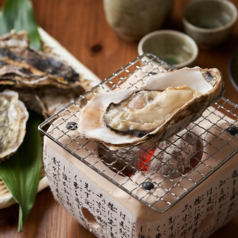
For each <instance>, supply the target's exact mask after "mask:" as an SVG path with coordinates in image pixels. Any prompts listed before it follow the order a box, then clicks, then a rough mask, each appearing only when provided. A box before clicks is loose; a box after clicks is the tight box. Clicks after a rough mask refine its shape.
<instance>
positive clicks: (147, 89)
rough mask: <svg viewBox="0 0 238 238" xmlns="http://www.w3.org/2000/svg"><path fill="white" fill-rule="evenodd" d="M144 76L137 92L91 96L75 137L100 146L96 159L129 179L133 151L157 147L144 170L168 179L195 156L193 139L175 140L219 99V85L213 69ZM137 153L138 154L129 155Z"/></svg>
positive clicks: (133, 167)
mask: <svg viewBox="0 0 238 238" xmlns="http://www.w3.org/2000/svg"><path fill="white" fill-rule="evenodd" d="M148 75H149V77H148V78H147V79H146V80H144V81H143V83H142V84H141V85H140V87H134V88H133V87H130V88H126V87H123V85H121V87H120V88H121V89H119V90H115V91H110V92H101V93H98V94H96V95H95V96H94V97H93V98H92V99H91V100H90V101H89V102H88V104H87V105H85V106H84V107H83V109H82V110H81V113H80V115H79V122H78V131H79V133H80V134H81V136H83V137H86V138H89V139H92V140H95V141H98V142H99V143H100V144H102V145H103V147H104V148H105V149H104V150H101V149H100V150H99V156H100V157H102V158H103V159H104V161H105V162H106V163H107V164H110V162H112V160H115V158H116V161H117V163H116V164H115V165H117V166H118V170H121V169H122V168H123V167H127V168H131V171H130V173H131V172H133V171H135V170H136V169H141V167H140V166H139V165H138V158H139V160H140V159H141V158H140V152H139V154H138V151H140V150H141V149H142V150H143V148H149V147H153V146H155V147H158V148H157V150H156V151H155V153H154V154H153V156H152V157H153V158H154V159H152V160H151V161H150V162H149V163H148V166H149V168H148V170H149V171H152V172H153V171H157V172H160V173H162V174H164V175H166V176H169V177H172V178H173V177H176V176H177V172H178V174H180V175H181V174H182V173H183V172H184V171H185V168H186V166H188V167H190V164H189V158H190V157H191V156H194V155H195V154H196V152H197V151H198V148H197V145H198V138H197V137H196V136H194V135H193V134H191V133H190V134H188V132H187V133H186V131H188V130H185V132H184V131H183V132H181V133H182V134H181V135H180V136H179V137H180V139H178V138H176V136H175V134H176V133H179V132H180V131H182V130H183V129H185V128H186V127H188V125H189V124H190V123H191V122H193V121H195V120H197V119H198V118H199V117H200V116H201V115H202V113H203V112H204V111H205V110H206V109H207V107H209V106H211V105H212V104H214V103H215V102H216V101H217V100H218V99H219V98H220V97H221V96H222V94H223V92H224V83H223V80H222V76H221V73H220V71H219V70H218V69H215V68H212V69H202V68H199V67H194V68H183V69H180V70H173V71H168V72H162V73H159V72H157V73H156V74H155V75H154V73H153V74H148ZM128 80H130V78H129V79H128ZM174 136H175V137H174ZM188 138H190V139H189V140H188ZM166 140H168V141H169V142H165V141H166ZM186 140H187V143H184V141H186ZM175 141H177V142H175ZM171 143H173V144H172V145H171ZM136 147H137V148H139V149H138V150H136V149H133V150H132V149H131V148H136ZM167 147H170V148H169V150H167ZM128 151H129V152H130V153H129V152H128ZM178 151H182V153H180V154H179V153H178ZM123 153H124V154H125V155H126V159H123V160H119V159H118V158H119V157H120V158H124V157H125V156H122V154H123ZM135 158H137V160H135ZM127 165H129V166H127ZM163 165H165V166H163ZM148 166H147V165H145V166H144V167H148Z"/></svg>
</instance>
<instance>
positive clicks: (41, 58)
mask: <svg viewBox="0 0 238 238" xmlns="http://www.w3.org/2000/svg"><path fill="white" fill-rule="evenodd" d="M44 49H46V47H45V48H44ZM46 50H49V49H46ZM46 50H45V51H46ZM5 88H10V89H12V90H14V91H17V92H19V95H20V99H21V100H22V101H23V102H24V103H25V105H26V106H27V107H28V108H30V109H32V110H35V111H36V112H37V113H39V114H43V116H44V117H49V116H51V115H52V114H54V113H55V112H56V110H58V108H62V107H63V106H65V105H67V104H68V103H69V102H71V101H72V100H73V99H75V98H78V97H79V96H80V95H81V94H82V93H84V92H85V88H86V89H89V88H88V87H87V82H85V80H82V78H81V76H80V75H79V73H77V72H76V71H75V70H74V69H73V68H72V67H70V66H69V65H67V64H66V63H65V62H63V61H62V60H60V59H59V58H57V56H56V55H53V54H49V53H47V54H46V53H44V52H40V51H37V50H34V49H32V48H31V47H29V39H28V35H27V33H26V32H25V31H22V32H19V33H16V32H15V31H12V32H11V33H9V34H6V35H3V36H1V37H0V90H4V89H5ZM49 92H50V93H49ZM66 95H67V96H66ZM56 99H57V100H58V101H59V102H61V104H60V106H59V107H53V105H52V103H51V101H52V100H54V102H55V100H56Z"/></svg>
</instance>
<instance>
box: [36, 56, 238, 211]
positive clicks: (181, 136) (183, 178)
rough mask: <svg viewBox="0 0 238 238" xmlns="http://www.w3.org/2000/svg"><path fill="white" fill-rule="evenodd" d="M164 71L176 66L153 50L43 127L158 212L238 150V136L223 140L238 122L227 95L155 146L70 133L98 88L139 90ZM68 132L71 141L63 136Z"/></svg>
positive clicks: (55, 139) (93, 167) (54, 137)
mask: <svg viewBox="0 0 238 238" xmlns="http://www.w3.org/2000/svg"><path fill="white" fill-rule="evenodd" d="M165 69H166V70H168V71H170V70H174V69H175V68H173V67H172V66H171V65H169V64H167V63H166V62H164V61H162V60H160V59H159V58H157V57H156V56H154V55H153V54H144V55H142V56H140V57H137V58H136V59H135V60H133V61H132V62H130V63H129V64H127V65H126V66H124V67H122V68H121V69H120V70H119V71H117V72H116V73H114V74H112V76H110V77H109V78H107V79H106V80H104V81H103V82H102V83H100V84H99V85H97V86H96V87H94V88H92V89H91V90H90V91H88V92H87V93H85V94H84V95H81V96H80V97H79V98H78V99H77V100H75V101H73V102H71V103H70V104H69V105H68V106H66V107H64V108H63V109H62V110H60V111H59V112H58V113H56V114H55V115H54V116H52V117H50V118H49V119H47V120H45V121H44V122H43V123H42V124H41V125H40V126H39V130H40V131H41V132H42V133H43V134H45V135H46V136H48V137H49V138H50V139H52V140H53V141H54V142H55V143H57V144H59V145H60V146H61V147H63V148H64V149H65V150H66V151H68V152H69V153H71V154H72V155H74V156H75V157H76V158H77V159H79V160H80V161H82V162H83V163H85V164H86V165H88V166H89V167H90V168H91V169H93V170H94V171H96V172H97V173H99V174H100V175H102V176H103V177H105V178H106V179H108V180H109V181H110V182H112V183H113V184H114V185H116V186H117V187H118V188H119V189H122V190H123V191H125V192H126V193H128V194H130V195H131V196H133V197H134V198H136V199H137V200H139V201H141V202H142V203H144V204H145V205H147V206H148V207H150V208H151V209H153V210H154V211H156V212H158V213H163V212H165V211H167V210H168V209H169V208H170V207H171V206H173V205H174V204H175V203H177V202H178V201H179V200H181V199H182V198H183V197H184V196H186V195H187V194H188V193H189V192H191V191H192V190H193V189H194V188H196V187H197V186H198V185H199V184H200V183H202V182H203V181H204V180H205V179H206V178H208V177H209V176H210V175H211V174H212V173H213V172H214V171H216V170H217V169H218V168H220V167H221V166H222V165H223V164H224V163H226V162H227V161H228V160H229V159H230V158H232V157H233V156H234V155H235V154H236V153H237V152H238V149H237V139H236V138H237V136H235V137H234V136H231V138H230V139H229V140H228V141H227V140H225V139H224V136H226V135H227V133H228V130H229V129H232V128H233V127H234V125H237V124H236V123H237V121H238V105H236V104H235V103H233V102H231V101H230V100H228V99H225V98H222V99H221V100H219V101H218V102H217V103H215V104H214V105H213V106H212V107H209V108H208V109H207V110H206V111H205V112H204V113H203V115H202V116H201V117H200V118H199V119H198V120H197V121H195V122H193V123H191V124H190V125H189V126H188V127H187V128H186V129H184V130H183V131H181V132H179V133H178V134H177V135H174V136H173V137H171V138H170V139H168V140H166V141H163V142H161V143H159V144H158V145H156V146H153V147H152V146H151V147H150V146H140V147H136V146H134V147H126V148H123V149H120V150H117V151H110V150H109V149H108V148H106V147H105V146H104V145H102V144H101V143H100V142H97V141H92V140H89V139H87V138H82V137H81V136H80V135H77V136H74V137H70V135H69V134H70V133H69V132H70V131H72V130H74V129H76V127H77V125H76V124H75V123H74V122H73V121H75V120H76V121H77V117H78V115H79V113H80V110H81V109H82V107H83V106H84V105H85V104H86V103H87V102H88V101H89V100H90V98H92V96H93V95H94V94H96V93H97V92H98V91H110V90H115V89H118V88H119V89H120V88H122V87H127V88H131V87H132V88H134V87H135V88H138V87H139V85H140V83H141V82H143V81H144V80H146V78H147V77H148V76H150V75H153V74H156V73H158V72H164V71H165ZM131 78H133V80H131ZM224 124H225V125H226V127H225V129H224V127H223V126H222V125H224ZM62 128H64V129H62ZM214 129H215V132H216V133H215V132H214ZM55 131H57V132H59V133H55ZM56 134H57V136H55V135H56ZM65 136H66V137H69V142H67V144H63V143H62V140H61V139H62V138H63V137H65ZM234 138H235V139H234ZM234 140H235V141H234ZM215 141H216V143H214V142H215ZM92 144H93V146H91V145H92ZM217 145H219V146H217ZM208 148H209V149H208ZM82 151H83V153H82ZM102 164H103V166H101V165H102Z"/></svg>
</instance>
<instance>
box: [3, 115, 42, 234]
mask: <svg viewBox="0 0 238 238" xmlns="http://www.w3.org/2000/svg"><path fill="white" fill-rule="evenodd" d="M41 121H42V119H41V117H39V116H38V115H36V114H35V113H33V112H30V117H29V119H28V122H27V131H26V135H25V138H24V141H23V143H22V145H21V146H20V147H19V149H18V150H17V152H16V153H15V154H13V155H12V156H11V157H10V158H9V159H7V160H5V161H4V162H2V163H1V164H0V177H1V178H2V180H3V181H4V183H5V185H6V187H7V189H8V190H9V191H10V192H11V194H12V196H13V197H14V199H15V200H16V201H17V202H18V203H19V222H18V231H21V230H22V226H23V223H24V222H25V221H26V219H27V217H28V216H29V214H30V211H31V209H32V207H33V205H34V201H35V197H36V194H37V189H38V185H39V180H40V173H41V166H42V143H41V137H40V133H39V131H38V125H39V124H40V122H41Z"/></svg>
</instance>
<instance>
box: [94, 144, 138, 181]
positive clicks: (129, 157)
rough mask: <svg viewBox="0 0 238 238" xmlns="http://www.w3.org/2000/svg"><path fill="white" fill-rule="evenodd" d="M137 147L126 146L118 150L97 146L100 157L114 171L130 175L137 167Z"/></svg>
mask: <svg viewBox="0 0 238 238" xmlns="http://www.w3.org/2000/svg"><path fill="white" fill-rule="evenodd" d="M138 153H139V148H137V147H126V148H123V149H119V150H115V151H114V150H109V149H107V148H104V147H99V148H98V154H99V157H100V159H102V161H103V162H104V163H105V164H106V165H107V166H108V167H110V169H112V170H113V171H115V172H119V174H121V175H125V176H130V175H132V174H134V173H135V172H136V170H137V169H138Z"/></svg>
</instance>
